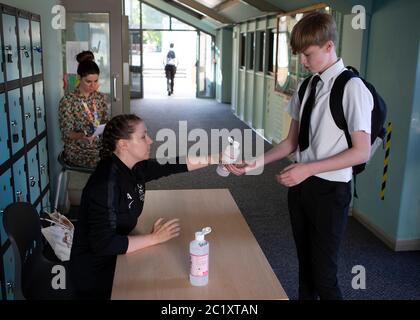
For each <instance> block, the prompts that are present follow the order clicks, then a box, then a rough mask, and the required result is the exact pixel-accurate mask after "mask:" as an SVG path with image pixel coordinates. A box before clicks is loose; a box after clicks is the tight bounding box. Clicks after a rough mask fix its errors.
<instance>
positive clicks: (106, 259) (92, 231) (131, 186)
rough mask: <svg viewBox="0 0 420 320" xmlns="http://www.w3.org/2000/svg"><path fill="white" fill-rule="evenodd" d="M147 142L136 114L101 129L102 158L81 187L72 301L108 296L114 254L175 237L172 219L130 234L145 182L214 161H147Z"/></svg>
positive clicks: (149, 141)
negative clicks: (83, 186)
mask: <svg viewBox="0 0 420 320" xmlns="http://www.w3.org/2000/svg"><path fill="white" fill-rule="evenodd" d="M152 143H153V140H152V139H151V138H150V137H149V135H148V134H147V129H146V126H145V123H144V121H143V120H142V119H141V118H139V117H137V116H136V115H132V114H130V115H119V116H116V117H114V118H112V119H111V120H110V121H109V122H108V123H107V125H106V127H105V130H104V133H103V152H102V154H101V156H102V160H101V161H100V162H99V164H98V166H97V167H96V170H95V172H94V173H93V174H92V175H91V177H90V178H89V181H88V183H87V184H86V186H85V188H84V189H83V193H82V200H81V205H80V211H79V217H78V222H77V224H76V227H75V233H74V239H73V247H72V252H71V259H70V277H71V279H72V282H73V284H74V287H75V296H76V298H77V299H110V297H111V290H112V283H113V279H114V271H115V264H116V259H117V255H119V254H126V253H131V252H134V251H137V250H140V249H143V248H146V247H149V246H153V245H156V244H159V243H163V242H165V241H168V240H170V239H172V238H174V237H176V236H178V235H179V232H180V225H179V222H178V220H177V219H172V220H169V221H164V220H163V219H157V220H156V222H155V223H154V227H153V230H152V231H151V233H150V234H144V235H129V234H130V232H131V231H132V230H133V229H134V228H135V226H136V224H137V219H138V217H139V216H140V214H141V212H142V210H143V205H144V198H145V192H146V188H145V183H146V182H148V181H150V180H154V179H159V178H161V177H164V176H168V175H171V174H175V173H180V172H187V171H191V170H195V169H199V168H203V167H206V166H207V165H209V164H216V163H218V155H217V156H215V157H210V158H209V157H202V158H194V159H192V158H188V159H186V161H184V163H186V164H181V163H180V160H179V158H177V159H176V160H177V161H176V164H169V163H167V164H159V163H158V162H157V161H156V160H150V159H149V155H150V146H151V144H152ZM139 268H142V266H139ZM139 290H141V288H139Z"/></svg>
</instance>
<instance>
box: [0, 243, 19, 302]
mask: <svg viewBox="0 0 420 320" xmlns="http://www.w3.org/2000/svg"><path fill="white" fill-rule="evenodd" d="M3 266H4V282H5V285H6V299H7V300H14V298H15V295H14V290H15V283H16V279H15V271H16V269H15V268H16V263H15V255H14V254H13V248H12V246H9V248H7V250H6V252H5V253H4V254H3Z"/></svg>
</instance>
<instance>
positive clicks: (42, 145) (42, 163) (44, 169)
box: [38, 138, 49, 192]
mask: <svg viewBox="0 0 420 320" xmlns="http://www.w3.org/2000/svg"><path fill="white" fill-rule="evenodd" d="M38 152H39V168H40V172H41V192H42V191H44V190H45V187H46V186H47V185H48V181H49V177H48V150H47V139H46V138H44V139H42V140H41V141H40V142H39V144H38Z"/></svg>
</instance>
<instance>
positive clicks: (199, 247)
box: [190, 227, 211, 286]
mask: <svg viewBox="0 0 420 320" xmlns="http://www.w3.org/2000/svg"><path fill="white" fill-rule="evenodd" d="M210 232H211V228H210V227H206V228H203V229H202V230H201V231H197V232H196V233H195V239H194V240H193V241H191V242H190V262H191V264H190V282H191V284H192V285H193V286H205V285H207V283H208V282H209V243H208V241H206V240H205V239H204V236H205V235H206V234H209V233H210Z"/></svg>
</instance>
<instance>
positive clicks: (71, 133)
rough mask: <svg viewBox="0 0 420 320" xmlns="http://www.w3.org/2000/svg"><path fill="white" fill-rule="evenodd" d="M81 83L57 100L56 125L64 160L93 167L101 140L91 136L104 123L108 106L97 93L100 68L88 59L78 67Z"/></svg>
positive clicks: (100, 94)
mask: <svg viewBox="0 0 420 320" xmlns="http://www.w3.org/2000/svg"><path fill="white" fill-rule="evenodd" d="M77 76H78V79H79V80H80V84H79V86H78V88H77V89H76V90H74V91H73V92H71V93H67V94H66V95H65V96H64V97H63V98H62V99H61V101H60V105H59V113H58V115H59V123H60V129H61V135H62V140H63V142H64V160H65V162H66V163H68V164H70V165H74V166H79V167H85V168H95V167H96V165H97V163H98V162H99V150H100V148H101V141H100V139H99V138H98V137H97V136H94V135H93V133H94V131H95V129H96V128H97V127H98V126H99V124H101V123H105V122H107V120H108V119H109V117H108V106H107V104H106V100H105V96H104V95H103V94H102V93H100V92H98V91H97V89H98V78H99V67H98V65H97V64H96V63H95V62H94V61H92V60H90V59H87V60H84V61H82V62H81V63H80V64H79V66H78V68H77Z"/></svg>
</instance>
